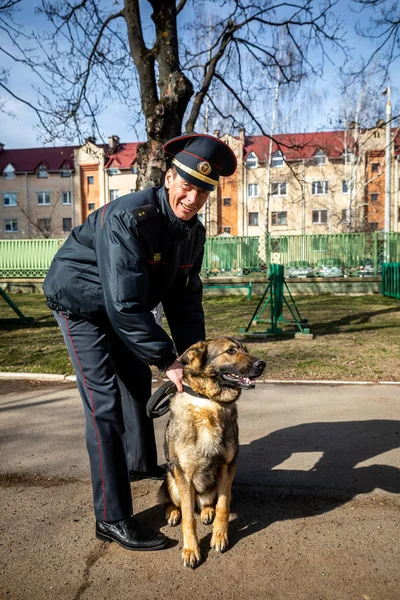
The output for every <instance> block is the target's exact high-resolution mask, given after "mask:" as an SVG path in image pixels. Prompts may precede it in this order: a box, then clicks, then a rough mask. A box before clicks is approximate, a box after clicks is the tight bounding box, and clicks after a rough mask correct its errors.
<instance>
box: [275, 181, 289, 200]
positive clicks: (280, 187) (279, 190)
mask: <svg viewBox="0 0 400 600" xmlns="http://www.w3.org/2000/svg"><path fill="white" fill-rule="evenodd" d="M271 190H272V195H273V196H287V183H286V181H281V182H276V183H272V185H271Z"/></svg>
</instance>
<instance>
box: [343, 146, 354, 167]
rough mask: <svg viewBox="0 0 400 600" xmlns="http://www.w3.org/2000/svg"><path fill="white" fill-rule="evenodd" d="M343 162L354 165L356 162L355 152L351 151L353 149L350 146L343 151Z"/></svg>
mask: <svg viewBox="0 0 400 600" xmlns="http://www.w3.org/2000/svg"><path fill="white" fill-rule="evenodd" d="M343 162H344V164H345V165H352V164H353V162H354V154H353V153H352V152H351V150H349V148H346V150H345V151H344V152H343Z"/></svg>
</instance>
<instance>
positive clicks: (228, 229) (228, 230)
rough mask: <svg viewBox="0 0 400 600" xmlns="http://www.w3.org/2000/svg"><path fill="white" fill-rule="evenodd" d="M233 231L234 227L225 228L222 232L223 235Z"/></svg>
mask: <svg viewBox="0 0 400 600" xmlns="http://www.w3.org/2000/svg"><path fill="white" fill-rule="evenodd" d="M231 229H232V227H223V229H222V231H223V233H230V232H231Z"/></svg>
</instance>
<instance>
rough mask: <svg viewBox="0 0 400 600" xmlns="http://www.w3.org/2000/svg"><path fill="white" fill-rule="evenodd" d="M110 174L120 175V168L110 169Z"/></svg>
mask: <svg viewBox="0 0 400 600" xmlns="http://www.w3.org/2000/svg"><path fill="white" fill-rule="evenodd" d="M108 174H109V175H110V177H112V176H113V175H119V170H118V169H108Z"/></svg>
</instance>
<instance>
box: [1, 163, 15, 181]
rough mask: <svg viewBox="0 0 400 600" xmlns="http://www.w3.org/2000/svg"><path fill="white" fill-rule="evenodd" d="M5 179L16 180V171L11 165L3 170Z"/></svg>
mask: <svg viewBox="0 0 400 600" xmlns="http://www.w3.org/2000/svg"><path fill="white" fill-rule="evenodd" d="M3 178H4V179H15V169H14V167H13V166H12V165H11V164H8V165H7V166H6V167H4V169H3Z"/></svg>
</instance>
